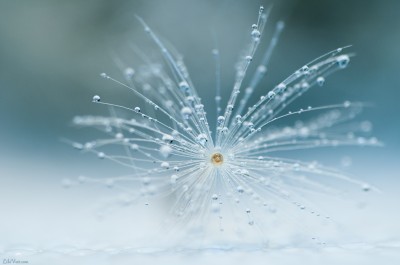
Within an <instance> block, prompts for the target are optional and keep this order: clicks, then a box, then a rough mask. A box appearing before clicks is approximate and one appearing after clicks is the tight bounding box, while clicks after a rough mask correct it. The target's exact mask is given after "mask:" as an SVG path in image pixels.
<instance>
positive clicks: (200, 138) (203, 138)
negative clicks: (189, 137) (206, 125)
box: [196, 133, 208, 146]
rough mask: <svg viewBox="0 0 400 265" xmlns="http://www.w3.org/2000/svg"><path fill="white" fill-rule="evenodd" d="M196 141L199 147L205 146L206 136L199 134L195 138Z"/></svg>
mask: <svg viewBox="0 0 400 265" xmlns="http://www.w3.org/2000/svg"><path fill="white" fill-rule="evenodd" d="M196 141H197V142H198V143H199V144H201V145H203V146H204V145H205V144H206V143H207V141H208V139H207V135H205V134H204V133H200V134H199V135H198V136H197V137H196Z"/></svg>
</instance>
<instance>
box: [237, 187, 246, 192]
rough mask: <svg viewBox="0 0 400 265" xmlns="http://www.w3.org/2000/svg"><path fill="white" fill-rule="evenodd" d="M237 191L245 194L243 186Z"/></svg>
mask: <svg viewBox="0 0 400 265" xmlns="http://www.w3.org/2000/svg"><path fill="white" fill-rule="evenodd" d="M236 190H237V192H239V193H243V192H244V188H243V187H242V186H237V188H236Z"/></svg>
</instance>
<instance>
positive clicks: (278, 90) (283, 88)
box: [276, 83, 286, 93]
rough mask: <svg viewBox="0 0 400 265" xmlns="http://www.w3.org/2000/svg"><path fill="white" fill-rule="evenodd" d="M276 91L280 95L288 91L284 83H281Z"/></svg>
mask: <svg viewBox="0 0 400 265" xmlns="http://www.w3.org/2000/svg"><path fill="white" fill-rule="evenodd" d="M276 90H277V92H278V93H283V92H284V91H285V90H286V85H285V84H284V83H280V84H279V85H277V86H276Z"/></svg>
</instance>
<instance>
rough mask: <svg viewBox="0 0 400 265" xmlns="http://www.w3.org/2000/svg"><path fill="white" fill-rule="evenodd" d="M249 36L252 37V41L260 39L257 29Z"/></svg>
mask: <svg viewBox="0 0 400 265" xmlns="http://www.w3.org/2000/svg"><path fill="white" fill-rule="evenodd" d="M251 36H252V37H253V40H255V41H257V40H259V39H260V36H261V33H260V31H259V30H258V29H253V31H252V32H251Z"/></svg>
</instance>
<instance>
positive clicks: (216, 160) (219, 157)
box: [211, 153, 224, 166]
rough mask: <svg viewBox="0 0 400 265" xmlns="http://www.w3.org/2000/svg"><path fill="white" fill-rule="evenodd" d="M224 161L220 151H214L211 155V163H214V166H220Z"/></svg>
mask: <svg viewBox="0 0 400 265" xmlns="http://www.w3.org/2000/svg"><path fill="white" fill-rule="evenodd" d="M223 162H224V157H223V156H222V154H220V153H214V154H212V156H211V163H213V164H214V166H220V165H222V163H223Z"/></svg>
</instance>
